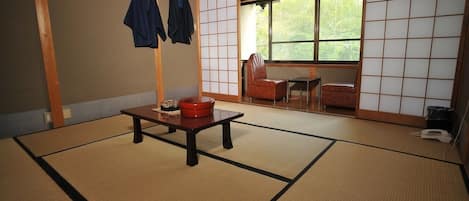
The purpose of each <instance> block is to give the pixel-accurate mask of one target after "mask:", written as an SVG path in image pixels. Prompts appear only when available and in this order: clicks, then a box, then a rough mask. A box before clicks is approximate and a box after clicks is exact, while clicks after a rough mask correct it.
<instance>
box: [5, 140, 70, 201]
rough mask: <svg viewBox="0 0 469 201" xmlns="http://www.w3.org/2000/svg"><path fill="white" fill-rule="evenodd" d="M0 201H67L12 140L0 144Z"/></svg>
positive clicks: (60, 191)
mask: <svg viewBox="0 0 469 201" xmlns="http://www.w3.org/2000/svg"><path fill="white" fill-rule="evenodd" d="M0 162H1V165H0V200H5V201H9V200H11V201H17V200H22V201H28V200H52V201H54V200H57V201H59V200H70V199H69V198H68V196H67V195H66V194H65V193H64V192H63V191H62V190H61V189H60V188H59V186H57V184H55V182H54V181H53V180H52V179H51V178H50V177H49V176H48V175H47V174H46V173H45V172H44V171H43V170H42V169H41V167H39V166H38V165H37V164H36V163H35V162H34V161H33V160H32V159H31V158H30V157H29V156H28V155H27V154H26V152H25V151H24V150H22V149H21V147H20V146H19V145H18V144H17V143H16V142H14V141H13V140H12V139H2V140H0Z"/></svg>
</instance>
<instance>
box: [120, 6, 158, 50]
mask: <svg viewBox="0 0 469 201" xmlns="http://www.w3.org/2000/svg"><path fill="white" fill-rule="evenodd" d="M124 24H125V25H127V26H129V27H130V28H131V29H132V33H133V37H134V43H135V47H151V48H158V40H157V35H160V37H161V39H162V40H163V41H165V40H166V33H165V31H164V27H163V23H162V20H161V15H160V9H159V8H158V5H157V4H156V2H155V0H132V1H131V2H130V6H129V10H128V11H127V14H126V15H125V19H124Z"/></svg>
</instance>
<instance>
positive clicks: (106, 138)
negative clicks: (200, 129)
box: [38, 126, 154, 157]
mask: <svg viewBox="0 0 469 201" xmlns="http://www.w3.org/2000/svg"><path fill="white" fill-rule="evenodd" d="M151 127H154V126H150V127H148V128H151ZM131 133H133V131H128V132H125V133H120V134H116V135H113V136H109V137H105V138H102V139H97V140H94V141H91V142H87V143H84V144H80V145H76V146H73V147H68V148H65V149H61V150H58V151H54V152H52V153H48V154H44V155H40V156H38V157H46V156H49V155H53V154H57V153H60V152H64V151H68V150H71V149H75V148H78V147H83V146H86V145H89V144H93V143H95V142H101V141H104V140H108V139H111V138H115V137H119V136H122V135H126V134H131Z"/></svg>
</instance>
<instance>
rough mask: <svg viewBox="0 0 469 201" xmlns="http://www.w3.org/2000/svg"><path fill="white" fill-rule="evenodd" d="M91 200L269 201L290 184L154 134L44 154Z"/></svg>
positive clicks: (120, 138) (115, 139)
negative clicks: (193, 162)
mask: <svg viewBox="0 0 469 201" xmlns="http://www.w3.org/2000/svg"><path fill="white" fill-rule="evenodd" d="M45 160H46V161H47V162H48V163H49V164H51V166H53V167H54V168H55V169H56V170H57V171H58V172H59V173H60V174H61V175H62V176H63V177H64V178H65V179H66V180H67V181H68V182H69V183H70V184H71V185H73V186H74V187H75V188H76V189H77V190H78V191H79V192H80V193H81V194H82V195H83V196H84V197H85V198H87V199H88V200H270V199H271V198H272V197H273V196H274V195H275V194H276V193H277V192H279V191H280V190H281V189H282V188H283V187H284V186H285V185H286V183H284V182H281V181H278V180H275V179H272V178H270V177H267V176H264V175H260V174H257V173H254V172H251V171H248V170H244V169H241V168H238V167H235V166H232V165H229V164H227V163H223V162H220V161H217V160H214V159H211V158H208V157H205V156H200V155H199V164H198V165H197V166H194V167H189V166H187V165H186V150H185V149H182V148H179V147H177V146H174V145H170V144H168V143H164V142H161V141H159V140H155V139H152V138H145V140H144V141H143V142H142V143H139V144H134V143H132V135H131V134H128V135H122V136H119V137H115V138H111V139H108V140H104V141H100V142H96V143H93V144H89V145H86V146H82V147H79V148H76V149H71V150H67V151H64V152H60V153H57V154H53V155H49V156H47V157H45Z"/></svg>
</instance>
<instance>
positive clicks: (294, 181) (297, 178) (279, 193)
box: [272, 140, 337, 200]
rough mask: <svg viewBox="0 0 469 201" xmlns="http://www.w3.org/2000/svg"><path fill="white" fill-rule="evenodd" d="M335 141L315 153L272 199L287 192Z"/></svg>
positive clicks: (276, 198)
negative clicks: (317, 153)
mask: <svg viewBox="0 0 469 201" xmlns="http://www.w3.org/2000/svg"><path fill="white" fill-rule="evenodd" d="M336 142H337V141H335V140H334V141H332V142H331V143H329V145H328V146H327V147H326V148H325V149H324V150H322V151H321V153H319V155H317V156H316V157H315V158H314V159H313V160H312V161H311V162H310V163H309V164H308V165H307V166H306V167H305V168H304V169H303V170H302V171H301V172H300V173H299V174H298V175H296V177H295V178H294V179H293V180H292V181H291V182H289V183H288V185H286V186H285V187H284V188H283V189H282V190H281V191H280V192H278V193H277V195H275V196H274V197H273V198H272V200H278V199H279V198H280V197H281V196H282V195H283V194H284V193H285V192H287V190H288V189H290V187H291V186H293V184H295V183H296V182H297V181H298V180H299V179H300V178H301V177H302V176H303V175H304V174H305V173H306V172H307V171H308V170H309V169H310V168H311V167H312V166H313V165H314V164H315V163H316V162H317V161H318V160H319V159H321V157H322V156H323V155H324V154H325V153H326V152H327V151H329V149H330V148H331V147H332V146H333V145H334V144H335V143H336Z"/></svg>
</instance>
